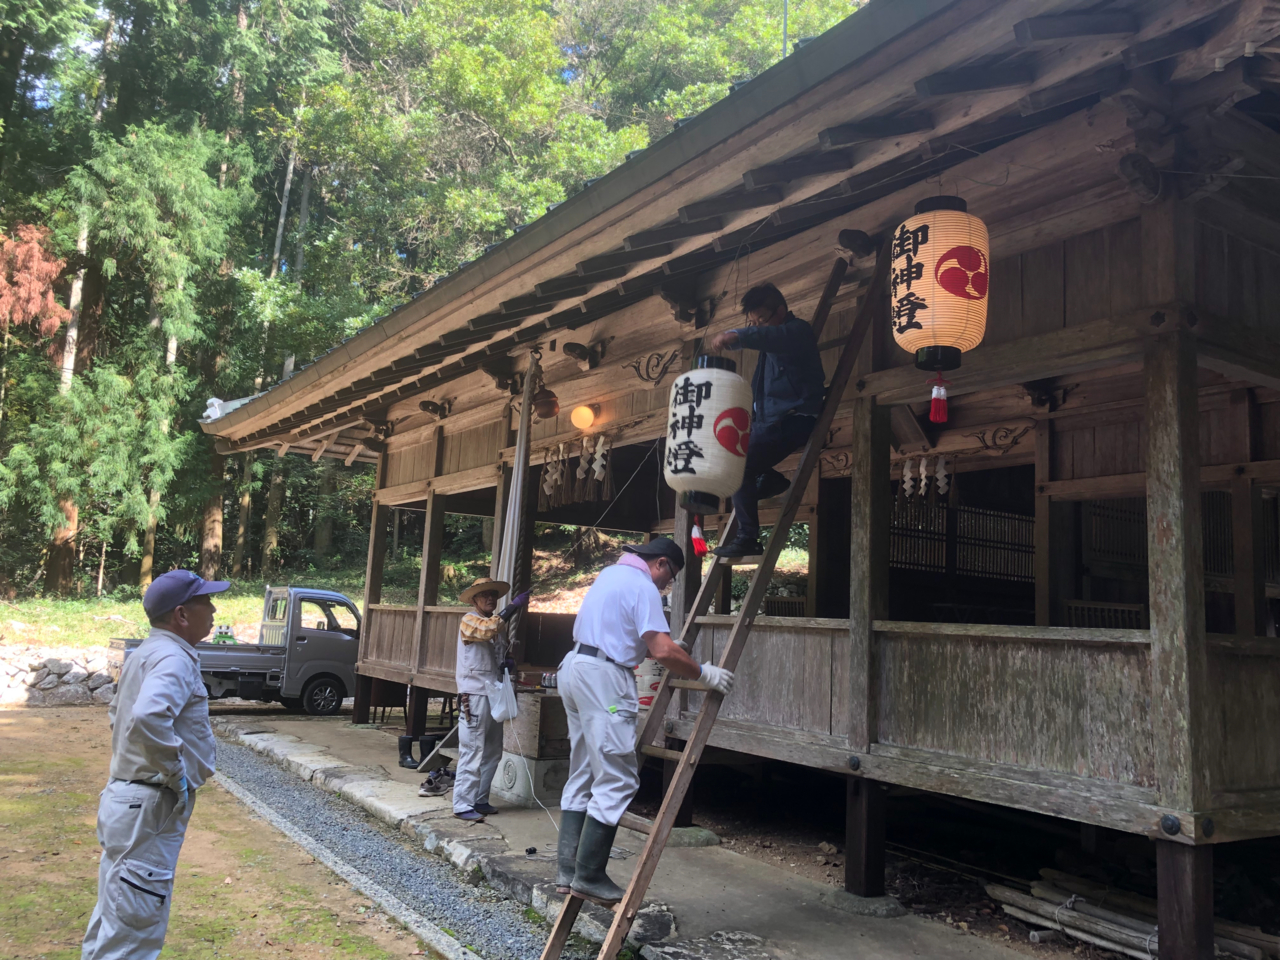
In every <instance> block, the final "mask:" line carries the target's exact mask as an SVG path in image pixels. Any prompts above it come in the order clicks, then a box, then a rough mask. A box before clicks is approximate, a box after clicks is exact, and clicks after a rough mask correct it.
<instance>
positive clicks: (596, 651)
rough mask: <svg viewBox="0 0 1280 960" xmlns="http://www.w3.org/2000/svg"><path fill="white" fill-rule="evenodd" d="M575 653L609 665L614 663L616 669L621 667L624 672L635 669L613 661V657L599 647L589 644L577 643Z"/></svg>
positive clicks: (574, 647) (574, 646) (574, 648)
mask: <svg viewBox="0 0 1280 960" xmlns="http://www.w3.org/2000/svg"><path fill="white" fill-rule="evenodd" d="M573 652H574V653H580V654H582V655H583V656H584V657H595V658H596V659H597V660H607V661H608V662H609V663H612V664H613V665H614V666H615V667H621V668H622V669H623V670H634V669H635V668H634V667H628V666H627V665H626V664H625V663H619V662H618V661H617V660H615V659H613V657H611V656H609V655H608V654H607V653H605V652H604V651H603V650H601V649H600V648H599V647H593V646H592V645H591V644H589V643H575V644H574V645H573Z"/></svg>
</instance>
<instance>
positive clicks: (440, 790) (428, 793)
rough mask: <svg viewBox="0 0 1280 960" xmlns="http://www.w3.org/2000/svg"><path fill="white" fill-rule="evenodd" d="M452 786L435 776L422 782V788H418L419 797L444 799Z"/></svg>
mask: <svg viewBox="0 0 1280 960" xmlns="http://www.w3.org/2000/svg"><path fill="white" fill-rule="evenodd" d="M450 786H451V784H449V783H447V782H446V781H445V780H443V779H441V778H440V777H437V776H436V775H435V774H432V775H431V776H429V777H427V779H425V780H423V781H422V786H420V787H418V796H420V797H443V796H444V795H445V794H446V793H448V792H449V787H450Z"/></svg>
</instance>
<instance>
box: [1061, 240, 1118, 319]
mask: <svg viewBox="0 0 1280 960" xmlns="http://www.w3.org/2000/svg"><path fill="white" fill-rule="evenodd" d="M1062 246H1063V276H1064V296H1065V322H1066V325H1067V326H1068V327H1076V326H1080V325H1081V324H1084V323H1089V322H1091V321H1093V320H1103V319H1105V318H1106V317H1109V316H1114V314H1113V313H1112V312H1111V277H1110V270H1109V263H1110V261H1109V258H1108V255H1107V231H1106V230H1091V231H1090V232H1088V233H1084V234H1081V235H1080V236H1077V237H1072V238H1071V239H1070V240H1067V241H1066V242H1065V243H1063V245H1062Z"/></svg>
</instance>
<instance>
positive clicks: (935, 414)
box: [929, 374, 951, 423]
mask: <svg viewBox="0 0 1280 960" xmlns="http://www.w3.org/2000/svg"><path fill="white" fill-rule="evenodd" d="M929 383H931V384H932V385H933V402H932V403H930V404H929V419H930V420H932V421H933V422H934V423H946V422H947V387H948V386H949V385H950V383H951V381H950V380H943V379H942V374H938V379H937V380H930V381H929Z"/></svg>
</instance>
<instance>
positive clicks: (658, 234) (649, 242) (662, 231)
mask: <svg viewBox="0 0 1280 960" xmlns="http://www.w3.org/2000/svg"><path fill="white" fill-rule="evenodd" d="M723 229H724V221H723V220H721V219H720V218H719V217H708V218H707V219H705V220H697V221H695V222H693V223H672V224H668V225H667V226H665V227H655V228H654V229H652V230H645V231H644V232H642V233H634V234H632V235H631V236H629V237H627V238H626V239H625V240H623V241H622V245H623V246H624V247H626V248H627V249H628V250H638V249H640V248H641V247H653V246H657V245H658V244H663V243H672V242H674V241H676V240H687V239H688V238H689V237H702V236H706V235H707V234H708V233H719V232H720V231H721V230H723Z"/></svg>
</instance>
